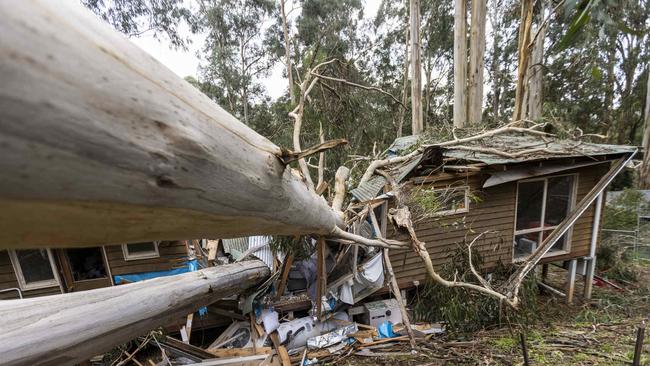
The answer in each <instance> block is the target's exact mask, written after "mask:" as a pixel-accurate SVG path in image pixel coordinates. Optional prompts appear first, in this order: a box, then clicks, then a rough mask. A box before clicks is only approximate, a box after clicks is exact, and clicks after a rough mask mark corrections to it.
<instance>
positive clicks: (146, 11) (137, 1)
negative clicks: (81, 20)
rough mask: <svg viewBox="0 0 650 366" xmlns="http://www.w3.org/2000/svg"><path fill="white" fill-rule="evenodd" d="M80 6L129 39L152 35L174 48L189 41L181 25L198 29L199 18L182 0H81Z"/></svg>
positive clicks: (183, 45)
mask: <svg viewBox="0 0 650 366" xmlns="http://www.w3.org/2000/svg"><path fill="white" fill-rule="evenodd" d="M81 3H82V4H83V5H84V6H86V7H87V8H89V9H90V10H92V11H93V12H94V13H95V14H97V15H98V16H100V17H101V18H102V19H103V20H104V21H106V22H108V23H109V24H111V25H112V26H113V27H114V28H115V29H117V30H118V31H120V32H122V33H124V34H126V35H127V36H129V37H137V36H140V35H142V34H143V33H145V32H152V33H153V34H154V36H155V37H159V36H161V35H163V36H166V37H167V38H169V41H170V42H171V44H172V45H173V46H175V47H185V46H186V45H187V43H188V38H187V36H186V35H183V34H182V32H181V31H179V27H180V26H181V24H186V25H188V26H189V29H190V30H191V31H196V30H197V23H196V17H195V14H194V12H193V10H192V9H190V8H189V7H188V6H187V4H186V2H185V1H183V0H165V1H158V0H81Z"/></svg>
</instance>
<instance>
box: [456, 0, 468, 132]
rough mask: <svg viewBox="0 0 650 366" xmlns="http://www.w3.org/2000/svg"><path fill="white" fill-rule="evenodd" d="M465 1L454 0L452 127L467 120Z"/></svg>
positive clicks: (459, 125)
mask: <svg viewBox="0 0 650 366" xmlns="http://www.w3.org/2000/svg"><path fill="white" fill-rule="evenodd" d="M466 92H467V3H466V0H455V1H454V127H457V128H462V127H465V122H466V121H467V95H466Z"/></svg>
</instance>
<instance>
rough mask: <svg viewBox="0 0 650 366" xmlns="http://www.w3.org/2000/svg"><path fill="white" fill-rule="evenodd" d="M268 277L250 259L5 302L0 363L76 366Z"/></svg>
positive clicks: (0, 317) (2, 305)
mask: <svg viewBox="0 0 650 366" xmlns="http://www.w3.org/2000/svg"><path fill="white" fill-rule="evenodd" d="M269 272H270V271H269V269H268V267H267V266H266V265H265V264H264V263H263V262H262V261H259V260H255V261H247V262H240V263H235V264H229V265H225V266H219V267H212V268H208V269H203V270H200V271H196V272H190V273H185V274H181V275H177V276H169V277H160V278H155V279H152V280H148V281H142V282H136V283H132V284H127V285H122V286H115V287H106V288H101V289H96V290H89V291H83V292H73V293H67V294H61V295H53V296H44V297H38V298H32V299H25V300H6V301H2V302H0V324H2V332H0V364H2V365H5V366H8V365H73V364H76V363H79V362H81V361H83V360H86V359H89V358H91V357H92V356H94V355H96V354H100V353H103V352H106V351H108V350H110V349H111V348H113V347H115V346H117V345H119V344H122V343H125V342H127V341H129V340H131V339H133V338H135V337H137V336H140V335H143V334H145V333H147V332H148V331H150V330H151V329H154V328H157V327H159V326H161V325H164V324H166V323H169V322H170V321H172V320H174V319H177V318H178V317H180V316H183V315H186V314H188V313H190V312H194V311H196V310H197V309H198V308H200V307H202V306H206V305H208V304H210V303H212V302H215V301H217V300H218V299H220V298H223V297H227V296H231V295H233V294H237V293H240V292H241V291H243V290H245V289H248V288H250V287H252V286H255V285H256V284H258V283H259V282H261V281H263V280H264V279H265V278H266V277H268V276H269V274H270V273H269ZM180 343H182V342H180Z"/></svg>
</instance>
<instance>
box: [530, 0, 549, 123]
mask: <svg viewBox="0 0 650 366" xmlns="http://www.w3.org/2000/svg"><path fill="white" fill-rule="evenodd" d="M540 5H541V6H540V9H539V13H538V14H537V27H542V28H538V30H537V31H536V32H535V33H534V34H536V35H537V38H536V39H535V43H533V50H532V54H531V57H530V65H529V67H528V90H527V92H528V93H527V96H528V97H527V99H526V103H527V105H528V106H527V108H526V109H527V110H526V113H525V115H527V116H528V119H530V120H537V119H539V118H541V117H542V112H543V105H544V84H543V76H544V39H545V38H546V27H547V23H544V19H545V7H546V6H545V5H546V4H545V2H544V1H541V2H540Z"/></svg>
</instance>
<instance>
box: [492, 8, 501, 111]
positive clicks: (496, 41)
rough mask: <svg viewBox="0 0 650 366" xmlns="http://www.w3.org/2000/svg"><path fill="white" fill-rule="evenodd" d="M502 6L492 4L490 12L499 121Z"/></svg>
mask: <svg viewBox="0 0 650 366" xmlns="http://www.w3.org/2000/svg"><path fill="white" fill-rule="evenodd" d="M499 6H501V3H500V2H497V3H496V4H494V3H493V4H492V6H491V9H492V11H491V12H490V24H491V26H492V114H493V117H494V122H498V121H499V107H500V96H501V82H502V77H501V70H500V68H499V66H500V65H499V57H500V55H501V53H500V51H501V47H500V41H501V31H502V29H500V28H499V27H498V26H499V25H500V23H499V20H500V18H501V17H500V13H499V9H498V7H499Z"/></svg>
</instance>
